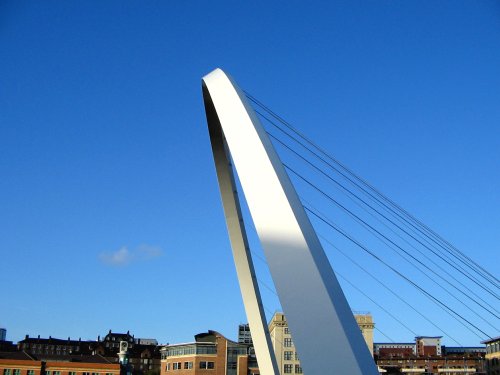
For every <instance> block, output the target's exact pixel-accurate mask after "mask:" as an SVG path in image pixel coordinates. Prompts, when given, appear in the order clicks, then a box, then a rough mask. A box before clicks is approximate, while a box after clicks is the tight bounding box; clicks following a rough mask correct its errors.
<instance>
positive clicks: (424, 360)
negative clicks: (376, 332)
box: [374, 336, 486, 375]
mask: <svg viewBox="0 0 500 375" xmlns="http://www.w3.org/2000/svg"><path fill="white" fill-rule="evenodd" d="M485 352H486V351H485V349H484V348H481V347H445V346H442V345H441V337H440V336H418V337H415V342H413V343H375V344H374V355H375V361H376V363H377V365H378V368H379V371H380V372H381V373H384V374H387V375H389V374H410V373H411V374H426V375H430V374H444V375H458V374H460V375H471V374H485V359H484V356H485Z"/></svg>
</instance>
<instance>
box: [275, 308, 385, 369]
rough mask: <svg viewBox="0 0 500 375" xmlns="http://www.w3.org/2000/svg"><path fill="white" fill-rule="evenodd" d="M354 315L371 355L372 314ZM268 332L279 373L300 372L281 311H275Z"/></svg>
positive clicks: (298, 360) (296, 356)
mask: <svg viewBox="0 0 500 375" xmlns="http://www.w3.org/2000/svg"><path fill="white" fill-rule="evenodd" d="M354 317H355V318H356V322H357V323H358V326H359V328H360V329H361V333H362V334H363V337H364V339H365V342H366V345H367V346H368V348H369V350H370V353H372V355H373V329H374V327H375V324H374V323H373V319H372V316H371V315H370V314H368V313H366V314H355V315H354ZM269 333H270V335H271V342H272V345H273V349H274V353H275V355H276V361H277V364H278V368H279V369H280V374H302V366H301V365H300V359H299V354H298V353H297V351H296V350H295V345H294V344H293V339H292V334H291V332H290V329H289V328H288V323H287V321H286V318H285V315H284V314H283V313H281V312H277V313H275V314H274V316H273V317H272V319H271V322H270V323H269Z"/></svg>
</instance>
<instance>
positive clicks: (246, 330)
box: [238, 323, 253, 345]
mask: <svg viewBox="0 0 500 375" xmlns="http://www.w3.org/2000/svg"><path fill="white" fill-rule="evenodd" d="M238 342H239V343H240V344H249V345H253V340H252V334H251V333H250V325H249V324H248V323H247V324H240V325H239V326H238Z"/></svg>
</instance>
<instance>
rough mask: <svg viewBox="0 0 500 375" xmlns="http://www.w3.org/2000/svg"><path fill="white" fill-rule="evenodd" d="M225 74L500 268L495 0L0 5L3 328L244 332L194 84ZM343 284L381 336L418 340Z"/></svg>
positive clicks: (173, 337) (71, 332) (499, 22)
mask: <svg viewBox="0 0 500 375" xmlns="http://www.w3.org/2000/svg"><path fill="white" fill-rule="evenodd" d="M216 67H221V68H223V69H225V70H226V71H227V72H229V73H230V74H231V75H232V76H233V77H234V78H235V79H236V80H237V82H238V83H239V84H240V86H241V87H243V88H244V89H246V90H248V91H249V92H251V93H252V94H253V95H255V96H256V97H258V98H259V99H261V100H262V101H263V102H265V103H266V104H267V105H269V106H270V107H271V108H273V109H274V110H276V111H277V112H279V113H280V114H281V115H282V116H284V117H285V118H286V119H288V120H290V121H291V122H293V123H294V124H295V126H296V127H297V128H299V129H301V130H302V131H303V132H305V133H306V134H308V136H310V138H312V139H314V140H316V141H317V142H318V143H319V144H320V145H321V146H322V147H324V148H326V149H328V150H329V151H330V152H331V153H333V154H334V155H335V156H336V157H337V158H339V159H340V160H341V161H343V162H344V163H345V164H347V165H348V166H350V167H351V168H352V169H353V170H355V171H356V172H357V173H359V174H360V175H362V176H364V177H365V178H366V179H367V180H369V181H370V182H372V183H373V184H374V185H375V186H377V187H378V188H379V189H380V190H382V191H383V192H385V193H386V194H387V195H389V196H390V197H392V198H393V199H394V200H395V201H397V202H398V203H400V204H401V205H402V206H403V207H405V208H407V209H408V210H409V211H410V212H412V213H413V214H415V215H416V216H417V217H418V218H420V219H422V220H423V221H424V222H426V223H427V224H429V225H430V226H432V227H433V228H435V229H436V230H437V231H439V232H440V233H441V234H443V235H444V236H445V237H446V238H447V239H448V240H450V241H451V242H453V243H454V244H455V245H457V246H458V247H459V248H460V249H462V250H463V251H465V252H466V253H467V254H468V255H469V256H471V257H473V258H474V259H475V260H477V261H478V262H479V263H481V264H482V265H484V266H486V267H487V268H488V269H489V270H490V271H492V272H494V273H496V275H497V276H498V266H497V263H498V261H499V260H500V259H499V255H498V254H499V243H500V230H499V229H500V218H499V212H500V210H499V209H500V173H499V172H500V170H499V169H500V130H499V129H500V4H499V3H498V2H496V1H438V2H436V1H364V2H361V1H324V2H304V1H287V2H284V1H280V2H268V1H256V2H245V3H244V2H215V1H210V2H206V1H205V2H202V1H156V2H154V1H150V2H143V1H106V2H102V1H85V2H84V1H74V2H68V1H51V2H40V1H2V2H0V326H1V327H5V328H7V330H8V331H7V335H8V339H9V340H13V341H17V340H20V339H22V338H23V337H24V335H25V334H29V335H31V336H35V335H38V334H40V335H41V336H49V335H52V336H53V337H67V336H71V337H76V338H77V337H82V339H94V338H96V337H97V335H101V336H102V335H103V334H105V333H106V332H107V331H108V330H109V329H112V330H113V331H127V330H130V331H131V333H133V334H135V335H136V337H155V338H157V339H158V340H159V341H160V342H163V343H166V342H170V343H175V342H183V341H190V340H192V337H193V335H194V334H197V333H199V332H203V331H206V330H208V329H214V330H218V331H220V332H221V333H223V334H224V335H226V336H228V337H230V338H235V336H236V329H237V324H239V323H243V322H245V321H246V318H245V315H244V311H243V307H242V302H241V297H240V294H239V289H238V285H237V279H236V274H235V271H234V267H233V263H232V258H231V252H230V247H229V241H228V237H227V233H226V229H225V223H224V219H223V215H222V207H221V203H220V199H219V193H218V186H217V182H216V177H215V171H214V167H213V161H212V156H211V151H210V144H209V139H208V134H207V130H206V121H205V117H204V116H205V115H204V109H203V103H202V97H201V85H200V80H201V77H202V76H203V75H205V74H207V73H208V72H210V71H211V70H212V69H214V68H216ZM403 269H404V268H403ZM346 272H349V271H346ZM358 281H359V284H358V285H359V286H360V287H363V285H366V284H369V283H370V282H369V281H368V279H364V278H363V276H362V275H361V276H359V278H358ZM369 293H370V294H371V295H372V296H373V297H374V298H376V299H378V300H379V301H382V302H383V303H384V304H386V306H389V307H390V309H391V310H392V311H393V312H395V313H396V314H399V315H400V316H404V315H405V314H406V313H405V312H404V311H403V310H400V309H399V307H398V306H397V304H393V302H390V301H388V300H387V298H388V297H387V296H386V295H385V294H382V293H380V294H378V293H379V292H378V291H377V290H376V289H373V290H370V291H369ZM346 294H347V296H348V299H349V300H350V302H351V305H352V308H353V309H356V310H368V311H371V312H372V313H373V314H374V319H375V322H376V323H377V327H378V328H379V329H380V330H381V331H382V332H384V333H386V334H388V335H389V336H390V337H391V338H394V339H395V340H398V341H411V340H412V339H413V337H412V335H411V334H409V333H408V332H403V331H402V330H401V329H400V328H399V327H398V326H397V325H394V324H393V323H392V322H391V321H390V319H388V318H387V317H384V315H383V313H381V312H380V311H378V310H377V308H376V307H375V306H373V305H371V304H370V302H369V301H368V300H363V299H362V298H361V297H359V296H357V295H356V293H355V292H354V291H352V290H350V289H349V287H346ZM405 296H406V297H407V298H408V299H413V298H414V297H412V295H411V294H405ZM494 303H496V307H497V308H498V301H495V302H494ZM265 304H266V305H267V308H268V310H269V311H274V310H275V309H278V308H279V303H278V302H277V300H276V298H274V299H273V297H272V296H271V297H269V296H267V297H266V296H265ZM429 314H430V316H431V317H432V319H435V320H436V321H439V322H442V323H440V324H446V319H444V318H442V317H441V316H440V315H439V314H440V312H439V311H438V310H429ZM410 320H411V321H410V322H408V324H410V325H411V326H412V327H413V328H414V329H415V330H416V331H417V332H418V333H419V334H427V335H439V334H440V333H439V332H436V331H435V330H434V328H432V327H428V326H426V325H425V324H424V323H423V322H419V321H418V319H415V320H412V318H410ZM496 325H497V326H498V320H497V321H496ZM448 329H450V330H453V332H454V334H455V335H456V337H458V338H459V339H460V342H461V343H463V344H465V345H478V344H479V340H478V339H477V337H475V336H473V335H471V334H470V333H469V332H467V331H464V330H463V329H462V328H460V327H459V326H456V325H455V326H450V327H449V328H448ZM489 333H490V334H492V335H495V336H497V335H498V332H493V331H491V330H490V331H489ZM376 340H377V341H387V339H386V338H385V337H383V336H380V335H379V334H378V332H377V333H376ZM447 343H449V344H450V345H454V343H453V342H447Z"/></svg>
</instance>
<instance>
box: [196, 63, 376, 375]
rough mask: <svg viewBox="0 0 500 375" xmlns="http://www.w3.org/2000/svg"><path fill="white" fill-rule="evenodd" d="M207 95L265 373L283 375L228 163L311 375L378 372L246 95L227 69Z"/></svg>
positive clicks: (208, 85) (209, 84)
mask: <svg viewBox="0 0 500 375" xmlns="http://www.w3.org/2000/svg"><path fill="white" fill-rule="evenodd" d="M203 97H204V102H205V111H206V114H207V122H208V128H209V132H210V141H211V144H212V152H213V156H214V161H215V166H216V170H217V178H218V182H219V187H220V191H221V196H222V202H223V206H224V214H225V218H226V224H227V228H228V232H229V237H230V241H231V247H232V250H233V256H234V260H235V265H236V271H237V274H238V280H239V283H240V289H241V293H242V296H243V303H244V305H245V311H246V314H247V318H248V322H249V325H250V330H251V332H252V338H253V341H254V346H255V352H256V355H257V361H258V364H259V369H260V373H261V374H263V375H278V374H279V370H278V368H277V365H276V359H275V357H274V352H273V350H272V347H271V340H270V337H269V332H268V328H267V322H266V318H265V314H264V311H263V306H262V302H261V298H260V293H259V288H258V284H257V280H256V277H255V272H254V268H253V263H252V258H251V255H250V249H249V247H248V240H247V237H246V233H245V228H244V225H243V218H242V216H241V210H240V204H239V199H238V193H237V190H236V184H235V180H234V176H233V170H232V165H231V162H234V167H235V170H236V171H237V173H238V177H239V179H240V182H241V186H242V189H243V193H244V195H245V198H246V201H247V203H248V207H249V210H250V214H251V217H252V220H253V222H254V225H255V228H256V231H257V235H258V237H259V240H260V242H261V244H262V248H263V250H264V253H265V255H266V258H267V262H268V265H269V270H270V272H271V276H272V278H273V281H274V284H275V287H276V291H277V293H278V296H279V299H280V302H281V306H282V307H283V310H284V312H285V315H286V318H287V321H288V324H289V326H290V331H291V332H292V334H293V340H294V342H295V346H296V348H297V351H298V353H299V354H300V362H301V365H302V368H303V369H304V373H305V374H306V375H324V374H340V375H361V374H363V375H375V374H378V371H377V367H376V365H375V362H374V361H373V359H372V357H371V355H370V352H369V350H368V347H367V346H366V344H365V342H364V340H363V337H362V334H361V331H360V329H359V328H358V326H357V324H356V321H355V319H354V316H353V314H352V312H351V310H350V308H349V305H348V303H347V300H346V299H345V296H344V293H343V292H342V289H341V287H340V285H339V283H338V281H337V278H336V277H335V274H334V272H333V269H332V267H331V265H330V262H329V260H328V258H327V257H326V255H325V253H324V250H323V248H322V246H321V243H320V241H319V239H318V237H317V235H316V232H315V231H314V229H313V227H312V225H311V223H310V221H309V218H308V216H307V214H306V212H305V210H304V208H303V206H302V204H301V202H300V200H299V197H298V195H297V193H296V191H295V189H294V187H293V185H292V183H291V181H290V179H289V177H288V175H287V174H286V171H285V169H284V167H283V165H282V163H281V161H280V159H279V157H278V155H277V154H276V151H275V150H274V147H273V146H272V144H271V141H270V140H269V137H268V136H267V134H266V132H265V130H264V129H263V127H262V125H261V123H260V121H259V119H258V117H257V115H256V114H255V112H254V110H253V109H252V107H251V105H250V104H249V103H248V102H247V99H246V96H245V95H244V93H243V92H242V91H241V90H240V89H239V88H238V86H237V85H236V84H235V83H234V81H233V80H232V79H231V78H230V77H229V76H228V75H226V74H225V73H224V72H223V71H222V70H220V69H216V70H214V71H213V72H211V73H210V74H208V75H207V76H205V77H203Z"/></svg>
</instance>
